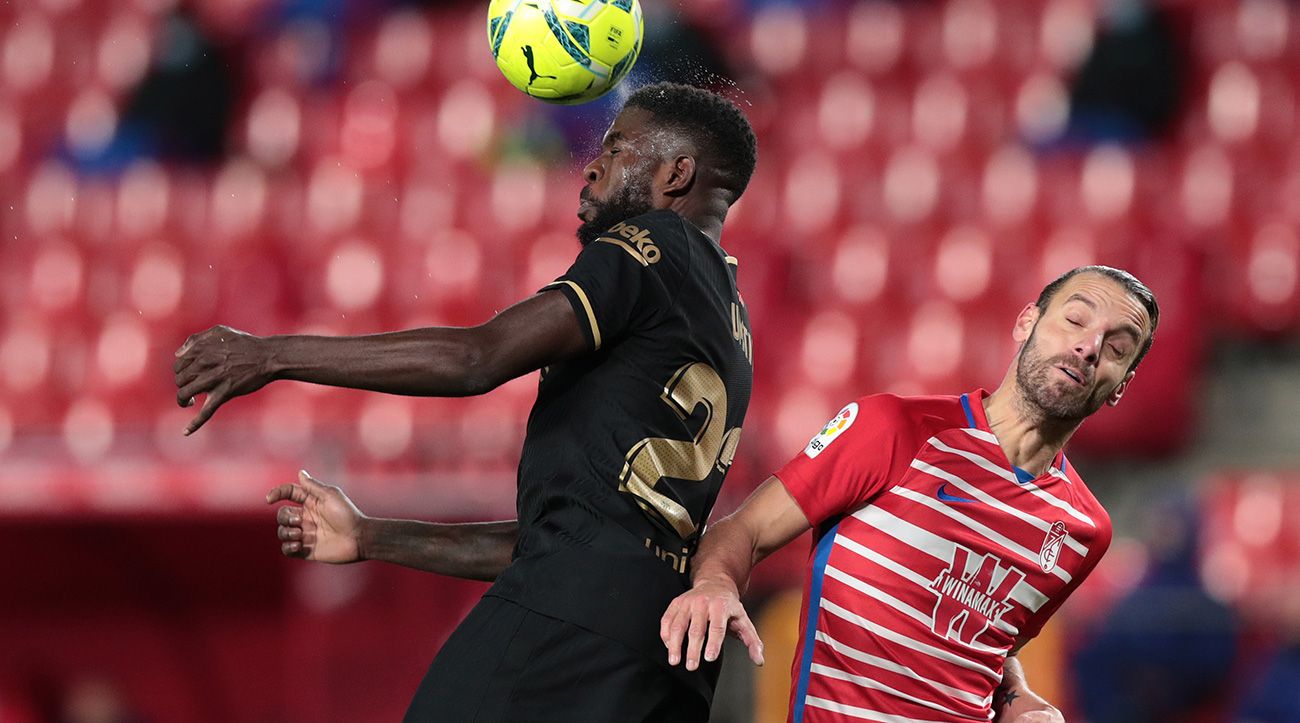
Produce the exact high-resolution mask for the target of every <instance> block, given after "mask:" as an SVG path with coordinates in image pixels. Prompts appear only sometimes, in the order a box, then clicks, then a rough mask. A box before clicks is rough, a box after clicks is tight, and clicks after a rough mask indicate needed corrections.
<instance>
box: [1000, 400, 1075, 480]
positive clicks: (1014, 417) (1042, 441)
mask: <svg viewBox="0 0 1300 723" xmlns="http://www.w3.org/2000/svg"><path fill="white" fill-rule="evenodd" d="M1014 383H1015V382H1014V380H1012V381H1011V384H1008V383H1007V382H1006V381H1004V382H1003V383H1002V386H1000V387H998V389H997V390H996V391H995V392H993V393H992V394H990V395H989V396H988V397H987V398H986V399H984V418H985V419H987V420H988V423H989V430H990V431H992V432H993V434H994V436H996V437H997V438H998V444H999V446H1001V447H1002V452H1003V453H1004V454H1006V456H1007V460H1008V461H1009V462H1011V464H1012V465H1014V466H1016V467H1019V468H1020V469H1023V470H1025V471H1026V472H1029V473H1030V474H1033V475H1041V474H1043V473H1045V472H1046V471H1047V469H1048V467H1050V466H1051V464H1052V462H1053V460H1055V459H1056V455H1058V454H1060V452H1061V450H1062V449H1064V448H1065V443H1066V442H1068V441H1070V437H1071V436H1072V435H1073V434H1074V430H1076V429H1078V428H1079V424H1080V422H1076V421H1070V422H1066V421H1061V420H1055V419H1046V418H1044V417H1043V415H1042V414H1041V412H1036V411H1035V410H1034V408H1033V405H1031V404H1029V403H1028V402H1026V401H1025V400H1024V399H1023V398H1021V396H1020V395H1019V394H1017V393H1016V389H1015V387H1014V386H1013V385H1014Z"/></svg>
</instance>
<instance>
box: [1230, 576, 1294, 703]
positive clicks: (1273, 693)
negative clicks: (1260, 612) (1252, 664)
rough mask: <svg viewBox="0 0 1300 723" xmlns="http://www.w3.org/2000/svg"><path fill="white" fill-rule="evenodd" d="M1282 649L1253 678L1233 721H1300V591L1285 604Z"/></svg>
mask: <svg viewBox="0 0 1300 723" xmlns="http://www.w3.org/2000/svg"><path fill="white" fill-rule="evenodd" d="M1280 618H1281V619H1280V620H1279V621H1278V624H1277V625H1276V629H1278V630H1280V631H1281V638H1282V641H1281V645H1280V647H1278V649H1277V650H1276V651H1274V653H1273V654H1272V655H1271V656H1270V657H1269V659H1268V660H1267V661H1266V662H1265V663H1264V664H1263V666H1261V668H1259V669H1258V672H1255V673H1254V674H1253V675H1250V676H1249V678H1248V680H1249V681H1250V682H1248V683H1247V685H1246V686H1245V689H1244V691H1243V697H1242V700H1241V702H1240V703H1239V704H1238V706H1237V711H1236V714H1235V715H1233V717H1232V719H1233V720H1234V721H1236V722H1237V723H1293V722H1294V721H1300V591H1296V590H1292V591H1291V594H1290V595H1289V597H1288V598H1287V599H1286V600H1284V601H1282V606H1281V615H1280Z"/></svg>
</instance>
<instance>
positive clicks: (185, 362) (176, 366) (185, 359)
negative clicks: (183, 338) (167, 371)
mask: <svg viewBox="0 0 1300 723" xmlns="http://www.w3.org/2000/svg"><path fill="white" fill-rule="evenodd" d="M196 358H197V357H196V356H195V355H194V354H183V353H181V352H180V350H177V352H176V361H174V362H172V373H173V374H180V373H181V372H182V371H183V370H184V369H185V368H186V367H188V366H189V365H190V364H192V363H194V360H195V359H196Z"/></svg>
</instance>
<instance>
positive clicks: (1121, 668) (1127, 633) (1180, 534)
mask: <svg viewBox="0 0 1300 723" xmlns="http://www.w3.org/2000/svg"><path fill="white" fill-rule="evenodd" d="M1145 522H1146V524H1145V525H1143V526H1142V527H1141V529H1142V530H1144V531H1145V533H1146V535H1147V537H1146V539H1145V540H1144V542H1145V543H1146V545H1147V548H1148V550H1149V552H1150V555H1151V557H1150V566H1149V568H1148V570H1147V574H1146V576H1145V577H1144V578H1143V580H1142V582H1140V583H1139V584H1138V586H1137V587H1136V588H1135V589H1134V590H1133V591H1132V592H1131V593H1129V594H1128V595H1127V596H1126V597H1124V598H1123V599H1122V600H1120V602H1119V603H1118V604H1117V605H1116V606H1115V608H1114V609H1113V610H1112V611H1110V614H1109V615H1107V616H1106V617H1105V619H1104V621H1103V622H1102V623H1101V627H1100V628H1099V629H1098V630H1097V631H1095V634H1094V635H1093V636H1091V638H1090V640H1089V642H1088V644H1086V645H1085V646H1084V647H1083V649H1082V650H1080V651H1079V653H1078V656H1077V657H1076V659H1075V661H1074V665H1073V667H1074V669H1075V671H1076V676H1077V678H1076V682H1077V690H1078V700H1079V704H1080V708H1081V709H1082V710H1083V711H1084V714H1085V717H1086V718H1087V719H1088V720H1089V721H1092V722H1093V723H1112V722H1113V723H1131V722H1132V721H1144V722H1145V723H1162V722H1165V721H1167V722H1169V723H1191V722H1194V721H1212V720H1220V719H1221V716H1220V715H1218V712H1220V711H1222V709H1223V707H1224V705H1225V703H1226V700H1227V696H1228V694H1229V690H1228V688H1229V685H1230V683H1229V681H1230V680H1231V672H1232V669H1233V666H1234V661H1235V660H1236V653H1237V642H1236V641H1237V623H1236V621H1235V619H1234V617H1233V614H1232V612H1231V611H1230V610H1228V608H1226V607H1224V606H1223V605H1221V604H1219V603H1218V602H1217V601H1215V600H1214V599H1213V598H1211V597H1210V596H1209V595H1207V594H1206V592H1205V591H1204V590H1203V589H1202V588H1201V585H1200V579H1199V576H1198V573H1197V564H1196V561H1197V559H1198V558H1197V529H1198V525H1199V521H1198V515H1197V513H1196V508H1195V506H1194V505H1193V504H1191V502H1190V501H1188V500H1185V499H1180V500H1177V501H1172V502H1171V501H1166V502H1165V503H1163V504H1161V503H1157V504H1155V505H1153V508H1152V509H1151V510H1150V511H1149V512H1148V514H1147V516H1146V519H1145Z"/></svg>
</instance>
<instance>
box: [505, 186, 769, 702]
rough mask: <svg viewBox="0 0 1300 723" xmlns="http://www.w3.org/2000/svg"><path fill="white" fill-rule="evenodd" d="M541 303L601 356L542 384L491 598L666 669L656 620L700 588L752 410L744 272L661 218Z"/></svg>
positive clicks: (630, 228)
mask: <svg viewBox="0 0 1300 723" xmlns="http://www.w3.org/2000/svg"><path fill="white" fill-rule="evenodd" d="M546 289H547V290H555V291H558V292H560V293H563V294H564V295H565V296H566V297H567V298H568V300H569V303H571V304H572V305H573V309H574V312H575V313H576V314H577V317H578V320H579V323H580V324H581V326H582V328H583V332H584V333H585V335H586V337H587V341H588V343H589V348H590V353H589V354H587V355H584V356H582V357H579V358H577V359H573V360H571V361H566V362H563V363H557V364H554V365H552V366H550V367H549V368H547V369H544V370H543V371H542V379H541V382H540V384H539V387H538V394H537V402H536V404H535V405H534V406H533V409H532V412H531V414H530V415H529V419H528V430H527V434H526V436H525V439H524V448H523V454H522V457H521V459H520V463H519V492H518V500H517V502H518V514H519V542H518V545H517V547H516V548H515V559H514V562H513V563H512V564H511V566H510V568H509V569H508V570H507V571H506V572H505V573H503V574H502V576H501V577H500V578H499V579H498V580H497V582H496V584H495V585H494V586H493V588H492V590H491V591H490V592H489V594H492V595H497V596H500V597H504V598H507V599H510V600H513V601H515V602H517V603H519V604H521V605H524V606H526V607H529V608H532V609H534V610H536V611H537V612H540V613H542V614H545V615H550V616H553V617H557V618H560V619H563V620H568V621H570V622H573V623H575V624H577V625H580V626H582V627H585V628H587V629H589V630H592V631H594V632H597V633H601V634H604V635H606V636H609V637H612V638H614V639H616V640H619V641H622V642H624V643H626V644H629V645H633V646H635V647H637V648H639V649H641V650H643V651H645V652H646V653H647V654H649V655H653V656H655V657H657V658H660V659H666V651H665V650H664V647H663V644H662V643H661V642H660V641H659V619H660V616H661V615H662V614H663V612H664V610H665V609H666V608H667V606H668V604H669V603H670V602H671V601H672V599H673V598H674V597H676V596H677V595H679V594H681V593H682V592H684V591H685V590H687V589H688V588H689V583H690V557H691V555H692V554H693V553H694V551H695V546H696V543H697V541H698V539H699V536H700V533H701V532H702V530H703V527H704V524H705V522H706V521H707V519H708V516H709V512H710V511H711V509H712V508H713V503H714V500H716V499H717V496H718V490H719V488H720V487H721V485H722V479H723V476H724V475H725V474H726V472H727V468H728V467H729V466H730V464H731V461H732V459H733V457H734V455H735V453H736V446H737V444H738V443H739V441H740V434H741V426H742V424H743V422H744V418H745V409H746V407H747V406H748V404H749V395H750V386H751V383H752V379H753V361H752V359H753V342H752V338H751V337H750V332H749V318H748V314H747V313H746V311H745V306H744V304H743V303H742V301H741V298H740V294H739V293H738V292H737V290H736V260H735V259H734V258H732V257H730V256H728V255H727V253H726V252H725V251H723V250H722V249H721V248H720V247H719V246H718V244H717V243H715V242H714V241H713V240H711V239H710V238H709V237H707V236H705V235H704V234H703V233H702V232H701V231H700V230H699V229H697V228H695V227H694V226H693V225H692V224H690V223H689V222H688V221H686V220H685V219H683V218H682V217H681V216H679V215H678V214H676V213H674V212H672V211H667V210H660V211H654V212H651V213H647V214H644V215H641V216H636V217H634V218H630V219H628V220H626V221H624V222H622V223H620V224H618V225H616V226H614V227H613V228H611V229H609V231H607V232H606V233H605V234H604V235H603V236H601V237H600V238H598V239H596V240H595V241H592V242H591V243H589V244H588V245H587V246H586V247H585V248H583V250H582V252H581V253H580V254H579V255H578V258H577V260H576V261H575V262H574V264H573V266H572V267H570V268H569V270H568V271H567V272H566V273H565V274H564V275H563V276H561V277H560V278H559V279H557V280H556V281H555V282H554V283H552V284H550V285H548V286H547V287H546ZM679 670H680V668H679ZM683 672H684V671H683ZM702 675H703V676H705V677H707V676H708V675H710V671H705V672H704V673H703V674H702ZM696 677H697V678H698V677H699V676H696ZM696 682H697V683H698V682H699V681H698V680H697V681H696ZM706 687H711V682H710V683H708V684H707V685H706Z"/></svg>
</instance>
